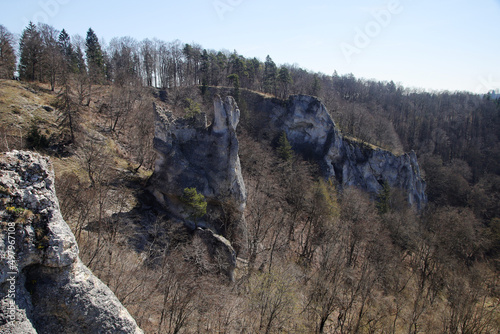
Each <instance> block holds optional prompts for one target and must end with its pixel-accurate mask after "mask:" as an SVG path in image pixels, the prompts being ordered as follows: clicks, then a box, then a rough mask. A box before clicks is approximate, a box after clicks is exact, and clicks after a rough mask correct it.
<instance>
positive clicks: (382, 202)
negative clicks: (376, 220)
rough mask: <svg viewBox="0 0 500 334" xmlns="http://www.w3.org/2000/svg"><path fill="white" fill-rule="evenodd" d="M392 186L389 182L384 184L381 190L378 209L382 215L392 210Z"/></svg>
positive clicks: (378, 196)
mask: <svg viewBox="0 0 500 334" xmlns="http://www.w3.org/2000/svg"><path fill="white" fill-rule="evenodd" d="M390 200H391V186H389V183H388V182H387V181H384V183H383V184H382V189H380V191H379V193H378V195H377V209H378V212H379V213H380V214H384V213H388V212H389V211H390V209H391V203H390Z"/></svg>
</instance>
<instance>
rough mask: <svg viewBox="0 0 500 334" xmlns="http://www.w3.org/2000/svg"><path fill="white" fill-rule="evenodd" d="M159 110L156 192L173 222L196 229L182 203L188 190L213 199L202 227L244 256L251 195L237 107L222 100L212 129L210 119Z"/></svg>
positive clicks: (153, 182) (216, 105)
mask: <svg viewBox="0 0 500 334" xmlns="http://www.w3.org/2000/svg"><path fill="white" fill-rule="evenodd" d="M155 110H156V122H155V137H154V148H155V150H156V152H157V161H156V166H155V171H154V173H153V175H152V177H151V179H150V187H149V188H150V190H151V192H152V193H153V194H154V196H155V197H156V199H157V200H158V201H159V202H160V203H162V204H163V206H164V207H165V208H166V210H167V211H168V212H169V213H170V214H171V215H172V216H173V217H176V218H179V219H181V220H183V221H185V222H188V223H191V225H192V227H193V229H194V227H195V226H194V225H195V224H194V223H193V222H189V216H188V215H187V214H186V212H184V206H183V205H182V202H181V201H180V197H181V196H182V194H183V191H184V189H185V188H196V190H197V191H198V192H199V193H201V194H203V195H204V196H205V198H206V199H207V215H206V216H205V217H204V218H202V219H201V220H200V221H197V222H196V224H197V225H198V226H201V227H205V228H211V229H213V230H215V231H216V232H217V233H218V234H221V235H224V236H226V237H227V238H228V239H229V240H230V241H231V242H232V243H233V245H234V247H235V249H236V250H237V251H241V250H242V248H244V240H245V239H246V226H245V220H244V216H243V211H244V209H245V206H246V191H245V184H244V182H243V177H242V175H241V166H240V159H239V157H238V146H239V145H238V139H237V138H236V127H237V125H238V122H239V118H240V111H239V109H238V106H237V105H236V102H235V101H234V99H233V98H232V97H227V98H225V100H224V101H222V99H221V98H220V97H219V96H216V97H215V99H214V119H213V122H212V124H211V125H210V126H208V124H207V119H206V115H205V114H204V113H201V114H199V115H197V116H195V117H194V118H191V119H186V118H175V117H174V116H173V114H172V113H171V112H169V111H166V110H162V109H160V108H158V107H155Z"/></svg>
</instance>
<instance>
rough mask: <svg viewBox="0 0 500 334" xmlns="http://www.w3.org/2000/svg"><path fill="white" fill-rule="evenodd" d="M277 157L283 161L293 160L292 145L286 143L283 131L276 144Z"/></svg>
mask: <svg viewBox="0 0 500 334" xmlns="http://www.w3.org/2000/svg"><path fill="white" fill-rule="evenodd" d="M278 155H279V157H280V158H281V159H283V160H285V161H291V160H292V159H293V150H292V145H290V142H289V141H288V138H287V136H286V133H285V131H283V132H282V133H281V136H280V139H279V142H278Z"/></svg>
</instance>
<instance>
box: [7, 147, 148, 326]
mask: <svg viewBox="0 0 500 334" xmlns="http://www.w3.org/2000/svg"><path fill="white" fill-rule="evenodd" d="M0 219H1V225H0V231H1V232H0V255H1V262H0V332H1V333H12V334H14V333H15V334H25V333H68V334H69V333H89V334H90V333H142V330H141V329H140V328H139V327H138V326H137V324H136V322H135V320H134V319H133V318H132V317H131V316H130V314H129V313H128V311H127V310H126V309H125V308H124V307H123V305H121V303H120V301H119V300H118V299H117V298H116V296H115V295H114V294H113V292H112V291H111V290H110V289H109V288H108V287H107V286H106V285H105V284H104V283H102V282H101V281H100V280H99V279H98V278H97V277H95V276H94V275H93V274H92V272H91V271H90V270H89V269H88V268H87V267H86V266H85V265H84V264H83V263H82V262H81V260H80V259H79V257H78V245H77V243H76V240H75V237H74V235H73V233H72V232H71V230H70V228H69V226H68V225H67V224H66V222H65V221H64V220H63V218H62V216H61V213H60V211H59V202H58V200H57V197H56V194H55V187H54V173H53V170H52V167H51V165H50V162H49V160H48V158H45V157H42V156H40V155H39V154H36V153H31V152H22V151H13V152H10V153H4V154H2V155H0Z"/></svg>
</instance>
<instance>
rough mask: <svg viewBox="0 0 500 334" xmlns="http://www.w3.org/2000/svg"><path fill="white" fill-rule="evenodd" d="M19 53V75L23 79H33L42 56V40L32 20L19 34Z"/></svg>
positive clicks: (37, 71)
mask: <svg viewBox="0 0 500 334" xmlns="http://www.w3.org/2000/svg"><path fill="white" fill-rule="evenodd" d="M19 54H20V59H19V77H20V78H21V79H25V80H35V79H36V76H37V73H39V66H40V61H41V56H42V40H41V37H40V33H39V31H38V30H37V28H36V26H35V25H34V24H33V22H30V23H29V24H28V26H27V27H26V28H25V29H24V31H23V33H22V35H21V39H20V41H19ZM39 78H40V77H39Z"/></svg>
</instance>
